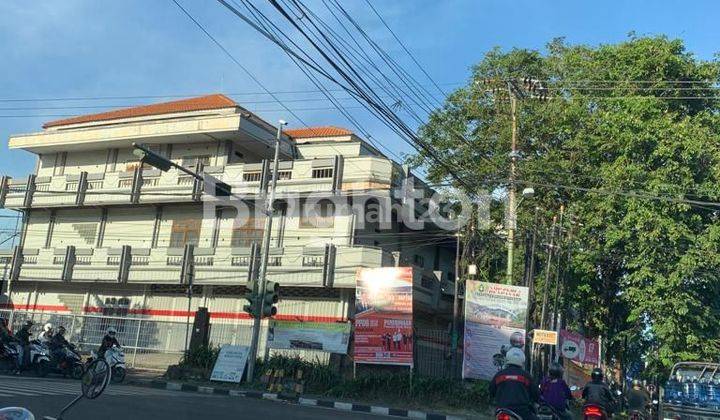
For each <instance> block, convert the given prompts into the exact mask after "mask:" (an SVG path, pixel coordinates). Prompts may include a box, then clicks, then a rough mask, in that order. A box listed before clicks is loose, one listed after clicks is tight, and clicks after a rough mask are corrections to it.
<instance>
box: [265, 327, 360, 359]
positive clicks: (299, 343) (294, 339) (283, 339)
mask: <svg viewBox="0 0 720 420" xmlns="http://www.w3.org/2000/svg"><path fill="white" fill-rule="evenodd" d="M349 341H350V323H349V322H301V321H276V320H272V321H270V330H269V332H268V340H267V342H268V346H269V347H270V348H272V349H294V350H320V351H326V352H328V353H339V354H347V351H348V342H349Z"/></svg>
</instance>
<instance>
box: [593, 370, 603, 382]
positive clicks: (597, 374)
mask: <svg viewBox="0 0 720 420" xmlns="http://www.w3.org/2000/svg"><path fill="white" fill-rule="evenodd" d="M590 378H592V380H593V381H595V382H600V381H602V380H603V372H602V369H600V368H595V369H593V371H592V373H591V374H590Z"/></svg>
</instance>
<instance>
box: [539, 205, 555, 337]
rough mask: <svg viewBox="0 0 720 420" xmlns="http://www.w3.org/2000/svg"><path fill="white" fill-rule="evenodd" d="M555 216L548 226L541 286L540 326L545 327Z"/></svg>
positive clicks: (553, 248)
mask: <svg viewBox="0 0 720 420" xmlns="http://www.w3.org/2000/svg"><path fill="white" fill-rule="evenodd" d="M556 223H557V216H553V221H552V226H551V227H550V243H549V245H548V257H547V264H546V265H545V285H544V286H543V301H542V309H541V310H540V328H541V329H545V310H546V308H547V299H548V289H549V288H550V269H551V264H552V257H553V253H554V251H555V242H554V241H555V224H556Z"/></svg>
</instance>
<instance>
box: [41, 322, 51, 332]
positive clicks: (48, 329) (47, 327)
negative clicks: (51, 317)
mask: <svg viewBox="0 0 720 420" xmlns="http://www.w3.org/2000/svg"><path fill="white" fill-rule="evenodd" d="M52 329H53V326H52V324H51V323H49V322H48V323H47V324H45V325H43V331H45V332H48V331H50V330H52Z"/></svg>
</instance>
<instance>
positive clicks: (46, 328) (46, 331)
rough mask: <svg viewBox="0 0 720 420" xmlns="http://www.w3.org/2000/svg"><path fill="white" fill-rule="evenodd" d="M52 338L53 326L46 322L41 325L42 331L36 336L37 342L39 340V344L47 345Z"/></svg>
mask: <svg viewBox="0 0 720 420" xmlns="http://www.w3.org/2000/svg"><path fill="white" fill-rule="evenodd" d="M52 337H53V325H52V324H51V323H49V322H48V323H46V324H45V325H43V330H42V332H41V333H40V334H39V335H38V340H40V342H41V343H44V344H47V343H49V342H50V340H51V339H52Z"/></svg>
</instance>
